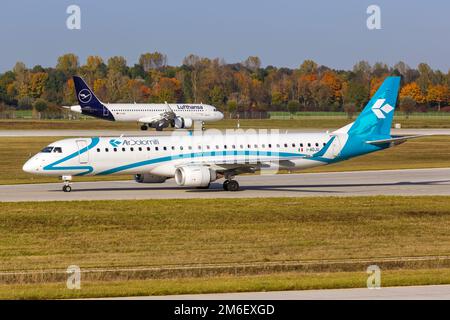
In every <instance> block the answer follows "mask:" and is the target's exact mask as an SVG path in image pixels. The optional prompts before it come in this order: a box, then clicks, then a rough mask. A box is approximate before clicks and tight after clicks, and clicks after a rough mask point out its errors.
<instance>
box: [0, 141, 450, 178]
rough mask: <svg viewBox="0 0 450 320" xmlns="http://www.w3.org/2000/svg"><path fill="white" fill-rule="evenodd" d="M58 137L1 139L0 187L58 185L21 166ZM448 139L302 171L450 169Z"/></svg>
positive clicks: (405, 144)
mask: <svg viewBox="0 0 450 320" xmlns="http://www.w3.org/2000/svg"><path fill="white" fill-rule="evenodd" d="M59 139H63V138H58V137H12V138H0V142H1V143H0V155H1V157H0V168H2V170H1V171H0V184H15V183H40V182H58V181H59V180H58V178H57V177H45V176H36V175H31V174H27V173H25V172H23V171H22V165H23V164H24V163H25V161H26V160H27V159H29V158H30V156H31V155H33V154H35V153H37V152H38V151H39V150H41V149H42V148H43V147H44V146H46V145H48V144H50V143H51V142H54V141H56V140H59ZM449 146H450V137H445V136H441V137H426V138H420V139H414V140H410V141H408V142H406V143H404V144H402V145H400V146H397V147H394V148H391V149H388V150H384V151H381V152H376V153H373V154H369V155H366V156H362V157H359V158H355V159H352V160H349V161H344V162H341V163H337V164H333V165H327V166H323V167H319V168H315V169H310V170H307V171H302V172H325V171H346V170H378V169H414V168H438V167H450V148H449ZM131 178H132V177H131V176H130V175H127V176H102V177H82V178H81V177H77V178H76V181H96V180H121V179H131Z"/></svg>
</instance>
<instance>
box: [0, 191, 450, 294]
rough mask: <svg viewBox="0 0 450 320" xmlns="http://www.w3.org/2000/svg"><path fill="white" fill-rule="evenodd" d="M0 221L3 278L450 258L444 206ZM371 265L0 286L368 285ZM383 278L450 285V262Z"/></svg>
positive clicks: (120, 209)
mask: <svg viewBox="0 0 450 320" xmlns="http://www.w3.org/2000/svg"><path fill="white" fill-rule="evenodd" d="M0 212H1V213H0V234H1V235H2V237H0V261H1V264H0V271H14V270H16V271H18V270H51V269H58V270H65V269H66V268H67V267H68V266H69V265H73V264H75V265H78V266H80V267H81V268H82V269H86V268H119V267H122V268H123V267H139V266H146V267H149V266H153V267H162V266H169V267H170V266H180V265H192V264H195V265H197V266H202V265H211V264H212V265H217V264H233V263H266V264H267V263H283V262H287V261H309V260H313V261H318V262H320V261H324V260H336V259H337V260H339V259H344V260H347V259H368V260H370V261H372V260H373V261H376V260H377V259H380V258H381V257H384V258H387V257H393V258H395V257H414V256H416V257H417V256H448V255H450V234H449V232H448V230H450V197H445V196H444V197H439V196H434V197H354V198H353V197H352V198H337V197H336V198H270V199H258V200H255V199H211V200H145V201H80V202H44V203H42V202H36V203H0ZM365 267H366V266H365V265H361V266H359V267H358V266H356V267H353V269H351V272H342V267H337V268H336V269H335V271H336V272H334V269H333V268H331V269H328V270H327V271H325V272H324V271H323V270H324V269H323V268H318V269H314V268H313V269H311V270H309V272H283V270H282V269H280V270H278V269H276V268H273V269H267V270H259V271H258V270H256V271H255V270H252V269H251V268H244V269H242V270H241V271H240V273H239V274H229V273H230V271H227V272H225V273H224V272H223V271H217V272H214V271H213V272H208V273H204V274H201V273H200V274H197V276H195V277H192V275H191V276H190V275H189V273H186V272H184V271H180V270H173V271H170V268H169V269H168V270H169V271H167V272H166V273H165V274H164V276H163V277H162V278H160V277H159V278H158V277H157V278H156V279H148V278H146V277H145V276H144V277H141V278H138V279H136V278H133V277H132V276H131V278H127V276H126V275H125V276H124V275H123V274H120V273H113V275H110V276H108V277H105V278H107V279H108V281H102V280H101V278H100V279H96V280H92V279H91V280H90V279H89V277H88V278H83V279H84V282H83V283H82V288H83V289H82V290H81V291H78V292H75V293H74V292H73V291H70V292H69V291H68V290H65V289H64V283H65V282H64V281H59V282H55V281H50V282H49V281H44V282H39V281H38V283H34V284H27V283H26V282H24V281H22V282H21V281H20V279H19V281H16V283H12V284H7V283H5V282H2V281H0V283H2V284H0V298H44V297H45V298H70V297H77V296H79V297H87V296H104V295H106V296H110V295H111V296H115V295H139V294H175V293H200V292H228V291H253V290H255V291H260V290H288V289H311V288H337V287H363V286H364V285H365V280H366V279H367V275H366V274H365ZM358 268H359V269H358ZM277 270H278V271H277ZM358 270H360V271H358ZM382 270H383V275H382V276H383V280H382V281H383V285H385V286H387V285H412V284H440V283H450V269H449V268H448V263H446V264H443V263H442V262H441V263H440V264H435V265H434V266H431V267H408V266H402V265H400V264H394V265H389V264H387V265H386V266H382ZM115 276H117V277H115ZM83 277H85V276H84V275H83ZM0 279H3V278H0Z"/></svg>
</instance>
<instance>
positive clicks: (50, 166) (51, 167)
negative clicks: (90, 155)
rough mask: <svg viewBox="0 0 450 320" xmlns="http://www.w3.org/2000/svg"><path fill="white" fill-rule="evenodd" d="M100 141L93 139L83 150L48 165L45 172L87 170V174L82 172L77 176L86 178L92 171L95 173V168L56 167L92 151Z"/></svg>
mask: <svg viewBox="0 0 450 320" xmlns="http://www.w3.org/2000/svg"><path fill="white" fill-rule="evenodd" d="M99 141H100V139H99V138H97V137H95V138H91V143H90V144H89V145H88V146H87V147H84V148H83V149H80V150H78V151H76V152H74V153H72V154H70V155H68V156H67V157H64V158H62V159H59V160H57V161H55V162H52V163H50V164H48V165H46V166H45V167H44V168H43V170H48V171H50V170H55V171H61V170H86V171H85V172H80V173H77V174H76V176H84V175H86V174H89V173H91V172H92V171H94V168H93V167H92V166H66V167H56V166H57V165H58V164H61V163H63V162H66V161H68V160H70V159H73V158H75V157H76V156H79V155H81V154H83V153H85V152H87V151H89V150H90V149H92V148H94V147H95V146H96V145H97V144H98V143H99Z"/></svg>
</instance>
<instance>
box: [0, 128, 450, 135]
mask: <svg viewBox="0 0 450 320" xmlns="http://www.w3.org/2000/svg"><path fill="white" fill-rule="evenodd" d="M231 129H233V128H231ZM244 130H245V129H244ZM269 130H270V129H269ZM332 130H333V129H330V130H329V131H332ZM286 131H287V132H292V133H294V132H297V133H299V132H325V131H327V129H310V128H306V129H289V130H286V129H279V132H281V133H283V132H286ZM188 132H189V131H188V130H177V131H155V130H149V131H140V130H0V137H110V136H115V137H118V136H120V135H124V136H160V135H172V134H177V135H186V134H188ZM216 132H217V131H216ZM391 134H393V135H450V129H392V130H391Z"/></svg>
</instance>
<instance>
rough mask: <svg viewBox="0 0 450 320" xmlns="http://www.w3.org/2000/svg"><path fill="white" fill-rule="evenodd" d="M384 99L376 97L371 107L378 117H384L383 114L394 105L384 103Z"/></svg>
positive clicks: (391, 109)
mask: <svg viewBox="0 0 450 320" xmlns="http://www.w3.org/2000/svg"><path fill="white" fill-rule="evenodd" d="M385 101H386V99H378V100H377V101H376V102H375V104H374V105H373V107H372V111H373V113H375V115H376V116H377V118H378V119H385V118H386V116H385V114H388V113H389V112H391V111H393V110H394V107H393V106H391V105H390V104H389V103H386V104H384V102H385Z"/></svg>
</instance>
